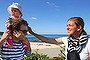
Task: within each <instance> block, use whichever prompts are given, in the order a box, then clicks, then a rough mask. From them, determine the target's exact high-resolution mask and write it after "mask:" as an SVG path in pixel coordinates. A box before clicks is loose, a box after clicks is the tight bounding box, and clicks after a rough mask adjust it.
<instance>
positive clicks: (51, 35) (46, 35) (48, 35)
mask: <svg viewBox="0 0 90 60" xmlns="http://www.w3.org/2000/svg"><path fill="white" fill-rule="evenodd" d="M40 35H42V36H44V37H47V38H60V37H66V36H68V35H66V34H40ZM1 36H2V35H0V37H1ZM26 37H27V38H28V40H29V41H30V42H41V40H39V39H38V38H36V37H35V36H33V35H31V34H28V35H27V36H26ZM89 37H90V35H89Z"/></svg>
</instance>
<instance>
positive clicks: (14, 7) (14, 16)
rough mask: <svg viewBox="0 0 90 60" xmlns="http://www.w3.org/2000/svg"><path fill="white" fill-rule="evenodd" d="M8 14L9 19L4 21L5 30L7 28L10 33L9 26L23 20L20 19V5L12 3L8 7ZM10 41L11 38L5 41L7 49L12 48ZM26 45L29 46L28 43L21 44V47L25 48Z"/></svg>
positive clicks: (11, 41)
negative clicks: (9, 15)
mask: <svg viewBox="0 0 90 60" xmlns="http://www.w3.org/2000/svg"><path fill="white" fill-rule="evenodd" d="M8 12H9V13H10V14H11V17H9V18H8V20H7V21H6V28H7V31H10V32H11V33H12V32H13V31H12V29H11V28H9V27H10V26H11V24H12V22H13V21H17V20H22V19H23V18H22V15H23V14H22V8H21V6H20V4H18V3H13V4H11V5H10V6H9V7H8ZM19 34H21V32H19ZM11 35H12V34H11ZM12 39H13V38H12V36H10V37H9V38H8V39H7V44H8V48H12V47H13V40H12ZM27 41H28V40H27ZM28 42H29V41H28ZM26 45H29V44H28V43H27V44H23V46H26ZM25 49H28V47H27V48H25ZM26 52H27V53H28V51H27V50H26ZM26 55H27V54H26Z"/></svg>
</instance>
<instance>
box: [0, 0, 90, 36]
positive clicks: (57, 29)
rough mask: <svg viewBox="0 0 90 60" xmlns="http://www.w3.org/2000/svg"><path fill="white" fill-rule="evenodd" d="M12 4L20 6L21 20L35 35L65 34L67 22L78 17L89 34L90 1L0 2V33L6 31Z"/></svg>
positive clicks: (41, 0) (17, 0) (5, 0)
mask: <svg viewBox="0 0 90 60" xmlns="http://www.w3.org/2000/svg"><path fill="white" fill-rule="evenodd" d="M12 2H18V3H19V4H20V5H21V6H22V13H23V18H24V19H25V20H27V22H28V23H29V26H31V28H32V29H33V31H34V32H36V33H51V34H67V30H66V23H67V20H68V19H69V18H70V17H73V16H75V17H76V16H78V17H82V18H83V19H84V22H85V28H84V29H85V30H86V31H87V33H88V34H90V27H89V26H90V0H0V25H1V26H0V31H5V30H6V28H5V21H6V20H7V18H8V17H9V16H10V14H9V13H8V11H7V8H8V6H9V5H10V4H12Z"/></svg>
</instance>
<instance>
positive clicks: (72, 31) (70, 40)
mask: <svg viewBox="0 0 90 60" xmlns="http://www.w3.org/2000/svg"><path fill="white" fill-rule="evenodd" d="M67 32H68V37H62V38H56V39H49V38H47V37H44V36H41V35H39V34H37V33H34V32H33V31H32V29H31V28H30V27H29V33H31V34H32V35H34V36H35V37H37V38H38V39H40V40H41V41H43V42H46V43H53V44H64V45H65V47H66V50H67V54H66V55H67V59H66V60H90V47H89V46H90V38H88V35H87V33H86V32H85V30H84V21H83V19H82V18H81V17H71V18H70V19H68V21H67Z"/></svg>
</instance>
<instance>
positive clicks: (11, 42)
mask: <svg viewBox="0 0 90 60" xmlns="http://www.w3.org/2000/svg"><path fill="white" fill-rule="evenodd" d="M7 44H8V48H12V47H13V41H12V38H11V37H9V38H8V39H7Z"/></svg>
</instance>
